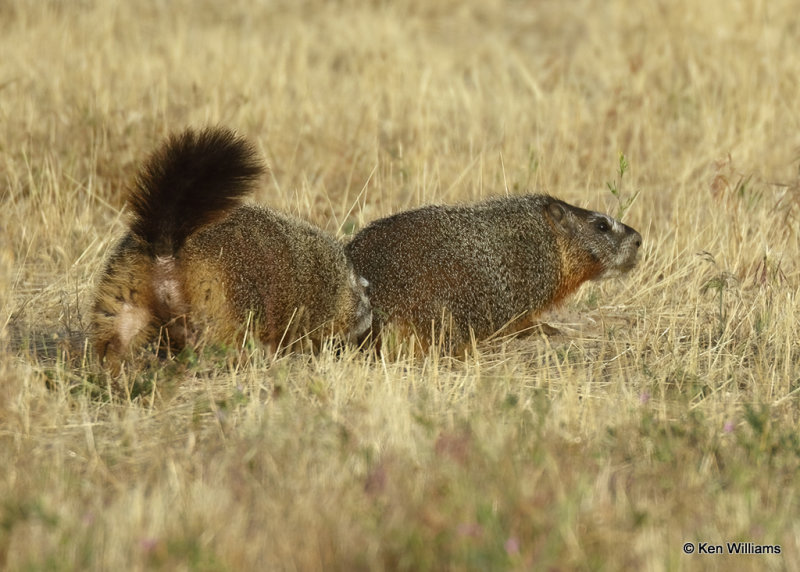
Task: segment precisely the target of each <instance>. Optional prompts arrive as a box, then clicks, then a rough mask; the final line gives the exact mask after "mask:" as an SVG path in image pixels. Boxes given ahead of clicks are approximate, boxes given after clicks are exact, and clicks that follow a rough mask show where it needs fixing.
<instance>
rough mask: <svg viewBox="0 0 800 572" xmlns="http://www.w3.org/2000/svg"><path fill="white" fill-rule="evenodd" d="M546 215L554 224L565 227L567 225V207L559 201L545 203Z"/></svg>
mask: <svg viewBox="0 0 800 572" xmlns="http://www.w3.org/2000/svg"><path fill="white" fill-rule="evenodd" d="M547 215H548V216H549V217H550V220H552V221H553V223H554V224H555V225H556V226H559V227H562V228H566V226H567V209H565V208H564V205H562V204H560V203H550V204H549V205H547Z"/></svg>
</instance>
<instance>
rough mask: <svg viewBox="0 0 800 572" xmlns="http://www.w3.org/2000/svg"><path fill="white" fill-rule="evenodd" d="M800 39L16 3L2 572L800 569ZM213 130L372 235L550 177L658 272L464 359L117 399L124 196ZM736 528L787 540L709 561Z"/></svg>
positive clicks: (341, 361) (694, 24) (300, 9)
mask: <svg viewBox="0 0 800 572" xmlns="http://www.w3.org/2000/svg"><path fill="white" fill-rule="evenodd" d="M798 46H800V12H798V10H797V6H796V3H795V2H792V1H789V0H774V1H771V2H762V1H752V2H737V3H732V2H725V1H723V0H710V1H708V2H703V3H699V2H694V1H690V0H676V1H675V2H666V1H648V2H632V1H624V0H609V1H607V2H589V1H586V0H577V1H574V2H561V1H557V0H552V1H551V0H542V1H536V2H525V1H522V0H517V1H513V0H505V1H501V0H466V1H463V2H457V1H455V0H441V1H427V0H404V1H400V0H398V1H397V2H390V1H378V0H374V1H372V2H367V1H364V2H357V1H346V0H345V1H341V2H326V1H324V0H306V1H303V0H297V1H295V0H275V1H266V0H264V1H250V2H248V1H245V0H233V1H226V2H222V1H211V0H201V1H195V2H190V1H188V0H175V1H172V2H167V1H160V0H147V1H142V2H113V1H111V0H62V1H59V0H0V327H1V328H2V330H0V332H1V333H0V467H2V469H0V568H4V569H9V570H45V569H46V570H145V569H147V570H150V569H155V570H231V571H233V570H237V571H238V570H323V569H324V570H337V569H338V570H469V569H481V570H504V569H514V570H540V569H549V570H571V569H592V570H594V569H605V570H620V569H639V570H701V569H704V570H705V569H723V568H726V569H733V570H739V569H743V570H764V569H767V570H782V569H798V567H800V518H798V517H799V516H800V477H798V469H800V433H798V421H800V403H798V396H800V345H798V338H800V324H799V323H798V320H799V319H800V318H799V317H800V291H799V289H800V177H799V170H798V167H799V166H800V100H799V99H798V94H800V51H799V50H798ZM208 124H223V125H226V126H230V127H233V128H235V129H237V130H238V131H239V132H240V133H242V134H244V135H246V136H247V137H249V138H251V139H252V140H254V141H255V142H256V143H257V144H258V146H259V148H260V149H261V150H262V152H263V154H264V155H265V157H266V158H267V160H268V163H269V165H270V168H271V173H270V175H269V177H268V178H267V179H266V180H264V181H263V185H262V186H261V189H260V190H259V192H258V193H256V195H255V196H254V197H253V199H252V200H254V201H256V202H259V203H262V204H266V205H270V206H272V207H275V208H279V209H283V210H285V211H288V212H291V213H294V214H295V215H297V216H300V217H303V218H305V219H308V220H310V221H312V222H313V223H315V224H317V225H319V226H321V227H323V228H325V229H326V230H328V231H329V232H331V233H335V234H337V235H339V236H341V237H342V238H343V239H346V238H347V235H349V234H352V232H353V231H354V230H355V229H357V228H359V227H360V226H363V225H364V224H366V223H368V222H369V221H371V220H373V219H375V218H378V217H381V216H384V215H387V214H389V213H392V212H396V211H398V210H401V209H405V208H409V207H413V206H417V205H422V204H427V203H433V202H441V203H444V202H448V203H450V202H468V201H473V200H478V199H480V198H482V197H487V196H491V195H498V194H504V193H511V194H513V193H522V192H526V191H535V192H549V193H552V194H554V195H557V196H559V197H561V198H563V199H565V200H567V201H569V202H572V203H574V204H578V205H580V206H584V207H587V208H592V209H595V210H604V211H606V212H609V213H611V214H614V215H616V214H618V213H619V212H620V211H621V210H624V211H625V212H624V220H625V222H626V223H628V224H629V225H631V226H633V227H635V228H637V229H639V230H640V231H641V233H642V235H643V236H644V246H643V252H642V255H643V256H642V261H641V264H640V266H639V267H638V268H637V269H636V270H634V272H633V273H632V274H630V275H629V276H628V277H627V278H626V279H623V280H615V281H608V282H603V283H593V284H588V285H585V286H584V287H583V288H582V289H581V290H580V292H579V293H578V295H576V296H574V297H573V298H571V299H570V300H568V301H567V303H566V304H565V305H564V306H562V307H561V308H560V309H558V310H557V311H555V312H552V313H550V314H547V315H546V316H545V317H544V319H545V321H546V322H547V324H549V325H550V326H552V327H553V328H552V329H548V332H549V335H545V334H544V333H539V334H536V335H532V336H530V337H527V338H522V339H498V340H493V341H490V342H486V343H482V344H478V345H477V346H476V347H474V348H473V351H472V352H471V353H470V355H468V356H467V357H466V358H464V359H452V358H447V357H440V356H435V355H433V356H428V357H422V356H419V355H417V356H408V355H401V356H400V357H396V358H394V359H381V358H380V357H378V356H375V355H374V354H369V353H363V352H358V351H355V350H346V351H344V352H343V353H340V352H336V351H333V350H331V349H330V348H326V349H325V350H323V351H322V352H320V353H319V354H317V355H298V354H295V355H288V356H282V357H277V358H273V357H272V356H269V355H266V354H265V353H264V352H262V351H260V350H257V349H256V350H253V351H252V355H251V356H250V359H249V360H248V361H247V363H243V362H241V361H239V360H237V359H233V358H231V357H230V356H226V355H207V354H201V355H195V354H193V353H192V352H186V353H184V354H182V355H181V356H179V357H177V358H175V359H173V360H171V361H169V362H168V363H162V364H161V365H162V367H160V368H153V367H149V368H148V367H141V368H135V367H134V368H132V369H131V370H129V371H128V372H127V374H126V376H125V377H124V380H123V382H124V386H125V388H126V390H125V391H109V384H108V379H107V378H106V377H105V376H104V375H103V374H102V372H101V371H100V370H99V368H98V367H97V363H96V361H95V360H94V358H93V356H92V349H91V347H89V346H88V344H87V342H86V333H87V315H88V308H89V306H90V303H91V297H92V290H93V286H94V284H95V282H96V280H97V278H98V275H99V272H100V270H101V269H102V266H103V261H104V258H105V256H106V255H107V254H108V252H109V249H110V248H111V247H112V245H113V244H114V242H115V241H116V240H117V238H118V237H119V236H120V234H121V233H122V231H123V229H124V225H125V220H126V209H125V196H126V191H127V189H128V188H129V184H130V182H131V179H132V177H133V175H134V174H135V172H136V169H137V166H138V164H139V162H140V161H141V160H142V159H143V158H144V157H145V156H146V155H147V154H148V153H149V152H150V151H151V150H152V149H153V148H154V147H155V146H156V145H158V144H159V142H160V141H161V140H162V138H163V137H164V136H165V135H166V134H167V133H169V132H171V131H175V130H179V129H182V128H183V127H185V126H187V125H192V126H204V125H208ZM620 152H622V153H624V154H625V157H626V158H627V160H628V161H629V164H630V167H629V169H628V170H627V172H625V173H624V175H622V176H620V174H619V172H618V167H619V154H620ZM608 183H611V185H612V186H614V185H616V186H617V187H618V189H619V196H614V195H613V194H612V193H611V192H610V190H609V188H608ZM633 197H636V199H635V201H633V203H632V204H630V205H628V204H627V203H628V202H629V201H630V200H631V199H632V198H633ZM625 206H627V207H628V208H627V209H625V208H624V207H625ZM734 542H746V543H752V546H750V545H748V546H747V548H749V549H751V551H752V549H753V547H754V546H755V545H758V546H762V545H769V546H770V547H773V546H776V545H777V546H778V547H779V548H780V554H750V555H730V554H702V553H698V552H703V551H704V550H703V549H704V548H708V547H714V546H716V545H722V550H723V551H724V552H726V553H727V552H728V547H727V545H726V543H734ZM685 543H690V547H691V548H692V549H694V551H695V552H694V553H693V554H685V553H684V548H683V547H684V544H685ZM702 543H708V545H704V544H702Z"/></svg>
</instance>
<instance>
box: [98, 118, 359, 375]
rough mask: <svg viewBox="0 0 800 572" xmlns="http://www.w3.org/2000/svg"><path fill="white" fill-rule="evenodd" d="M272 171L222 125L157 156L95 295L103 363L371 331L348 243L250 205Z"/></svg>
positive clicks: (186, 135) (143, 176)
mask: <svg viewBox="0 0 800 572" xmlns="http://www.w3.org/2000/svg"><path fill="white" fill-rule="evenodd" d="M263 172H264V166H263V164H262V163H261V160H260V159H259V158H258V154H257V153H256V151H255V149H254V148H253V147H252V146H251V145H250V144H249V143H248V142H247V141H246V140H244V139H242V138H240V137H237V136H236V135H235V134H234V133H233V132H232V131H230V130H227V129H223V128H209V129H205V130H203V131H199V132H195V131H193V130H187V131H185V132H183V133H181V134H179V135H174V136H172V137H170V138H169V139H168V140H167V141H166V143H165V144H164V145H163V146H162V147H161V148H160V149H159V150H157V151H156V152H155V153H154V154H153V155H152V156H151V157H150V158H149V159H148V161H147V162H146V163H145V164H144V166H143V168H142V171H141V173H140V175H139V178H138V180H137V183H136V186H135V188H134V190H133V193H132V196H131V198H130V202H131V204H132V207H133V209H132V210H133V217H132V220H131V223H130V231H129V232H128V233H127V234H126V235H125V236H124V237H123V238H122V240H121V241H120V242H119V244H118V245H117V246H116V248H115V249H114V251H113V252H112V254H111V256H110V257H109V261H108V263H107V265H106V268H105V271H104V272H103V275H102V277H101V279H100V283H99V285H98V288H97V293H96V296H95V303H94V307H93V311H92V338H93V342H94V346H95V349H96V351H97V353H98V356H99V357H100V359H101V360H107V361H108V362H109V363H110V364H111V366H112V368H115V369H116V368H117V367H118V366H119V364H120V362H121V361H122V360H123V359H125V357H126V356H127V355H128V354H129V353H130V352H131V351H133V350H135V349H137V348H139V347H141V346H142V345H144V344H145V343H147V342H150V341H155V342H157V343H164V342H165V343H167V344H168V345H169V346H171V347H173V348H180V347H182V346H184V345H185V344H187V343H194V342H196V341H197V340H198V338H199V337H200V336H204V339H207V340H209V341H213V342H222V343H240V342H241V341H242V340H243V337H244V336H246V335H248V332H250V331H252V332H253V333H254V334H255V335H256V336H257V337H258V339H259V340H260V341H261V342H262V343H264V344H267V345H268V346H270V347H272V348H277V346H278V345H279V344H280V345H281V346H290V345H291V344H292V343H293V342H295V341H296V340H297V339H298V338H300V337H304V338H305V339H307V340H310V341H311V342H313V343H314V344H315V345H318V344H319V342H320V341H321V340H322V338H323V337H324V336H326V335H338V336H340V337H343V338H346V339H350V338H354V337H356V336H358V335H360V334H362V333H364V332H365V331H366V330H367V329H368V328H369V324H370V321H371V311H370V306H369V302H368V300H367V298H366V292H365V287H366V282H365V281H364V280H363V279H360V278H359V277H357V276H356V275H355V273H354V272H353V269H352V266H351V265H350V263H349V262H348V260H347V258H346V257H345V254H344V249H343V247H342V245H341V244H340V243H339V242H338V241H337V240H335V239H334V238H333V237H331V236H329V235H327V234H326V233H324V232H322V231H321V230H320V229H318V228H316V227H313V226H312V225H310V224H308V223H306V222H303V221H300V220H297V219H294V218H291V217H289V216H287V215H284V214H280V213H278V212H275V211H273V210H270V209H266V208H259V207H254V206H245V205H241V204H240V202H241V199H242V197H243V196H244V195H245V194H247V193H248V192H250V191H251V190H252V189H253V187H254V185H255V183H256V181H257V180H258V178H259V177H260V176H261V175H262V174H263Z"/></svg>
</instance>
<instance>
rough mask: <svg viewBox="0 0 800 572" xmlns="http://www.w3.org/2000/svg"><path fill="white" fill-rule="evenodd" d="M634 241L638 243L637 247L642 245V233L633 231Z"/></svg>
mask: <svg viewBox="0 0 800 572" xmlns="http://www.w3.org/2000/svg"><path fill="white" fill-rule="evenodd" d="M631 230H632V229H631ZM633 243H634V244H635V245H636V248H639V247H640V246H642V235H641V234H639V233H638V232H636V231H635V230H634V231H633Z"/></svg>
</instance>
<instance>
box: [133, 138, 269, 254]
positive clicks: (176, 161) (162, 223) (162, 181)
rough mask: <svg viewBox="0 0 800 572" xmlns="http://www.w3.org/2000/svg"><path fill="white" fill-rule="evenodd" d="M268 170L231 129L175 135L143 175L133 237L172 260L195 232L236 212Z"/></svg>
mask: <svg viewBox="0 0 800 572" xmlns="http://www.w3.org/2000/svg"><path fill="white" fill-rule="evenodd" d="M264 170H265V168H264V164H263V162H262V161H261V159H260V157H259V154H258V152H257V151H256V149H255V147H253V146H252V145H251V144H250V143H249V142H248V141H247V140H245V139H244V138H242V137H239V136H237V135H236V134H235V133H234V132H233V131H231V130H229V129H226V128H223V127H209V128H206V129H203V130H201V131H194V130H192V129H187V130H186V131H183V132H182V133H179V134H174V135H172V136H170V137H169V139H168V140H167V141H166V142H165V143H164V144H163V145H162V146H161V147H160V148H159V149H158V150H156V151H155V152H154V153H153V154H152V155H151V156H150V157H149V158H148V160H147V161H146V162H145V164H144V165H143V167H142V169H141V171H140V173H139V176H138V178H137V180H136V184H135V188H134V190H133V193H132V195H131V198H130V202H131V205H132V207H133V220H132V221H131V232H132V233H133V234H134V236H136V237H138V238H139V239H140V240H141V241H142V242H143V243H144V245H145V246H146V248H147V250H148V252H149V254H150V255H151V256H173V255H174V254H175V253H176V252H177V251H178V250H179V249H180V248H181V246H182V245H183V243H184V242H185V241H186V239H187V238H188V237H189V236H190V235H191V234H192V233H194V232H195V231H197V230H198V229H199V228H200V227H202V226H204V225H206V224H209V223H211V222H214V221H215V220H218V219H220V218H221V217H223V216H224V215H225V214H226V213H227V212H228V211H230V210H231V209H233V208H234V207H236V206H237V205H238V204H239V203H240V202H241V200H242V198H243V197H244V195H246V194H247V193H249V192H250V191H251V190H252V189H253V186H254V185H255V183H256V181H257V180H258V178H259V177H260V176H261V175H262V174H263V173H264Z"/></svg>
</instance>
